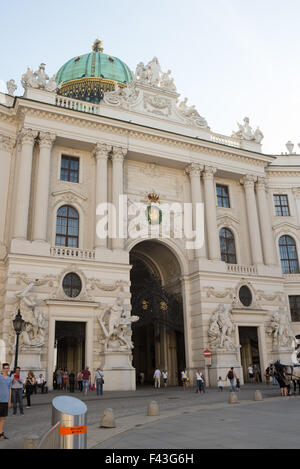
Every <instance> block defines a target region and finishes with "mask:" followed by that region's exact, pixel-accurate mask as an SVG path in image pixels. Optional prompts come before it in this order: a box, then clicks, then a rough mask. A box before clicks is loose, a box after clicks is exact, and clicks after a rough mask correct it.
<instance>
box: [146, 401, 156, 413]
mask: <svg viewBox="0 0 300 469" xmlns="http://www.w3.org/2000/svg"><path fill="white" fill-rule="evenodd" d="M158 415H159V408H158V404H157V402H156V401H151V402H149V404H148V408H147V416H148V417H157V416H158Z"/></svg>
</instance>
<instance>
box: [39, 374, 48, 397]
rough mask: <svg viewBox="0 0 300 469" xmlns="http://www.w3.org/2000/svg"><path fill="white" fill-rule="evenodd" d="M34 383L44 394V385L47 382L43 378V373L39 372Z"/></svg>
mask: <svg viewBox="0 0 300 469" xmlns="http://www.w3.org/2000/svg"><path fill="white" fill-rule="evenodd" d="M36 384H37V387H38V388H41V392H42V394H44V387H45V386H46V384H47V381H46V380H45V378H44V376H43V374H42V373H41V374H40V376H39V377H38V378H37V380H36Z"/></svg>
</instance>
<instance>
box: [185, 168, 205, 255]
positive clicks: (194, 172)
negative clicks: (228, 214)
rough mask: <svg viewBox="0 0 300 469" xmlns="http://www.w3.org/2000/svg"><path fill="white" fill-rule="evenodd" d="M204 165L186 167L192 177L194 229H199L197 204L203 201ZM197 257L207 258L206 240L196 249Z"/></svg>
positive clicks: (187, 172)
mask: <svg viewBox="0 0 300 469" xmlns="http://www.w3.org/2000/svg"><path fill="white" fill-rule="evenodd" d="M203 168H204V166H203V165H200V164H196V163H192V164H190V165H189V166H187V167H186V168H185V172H186V174H188V175H189V177H190V182H191V196H192V204H193V221H192V225H193V230H194V231H195V230H196V229H197V226H196V221H197V220H196V204H199V203H202V202H203V200H202V195H201V179H200V178H201V172H202V171H203ZM195 257H196V258H206V249H205V241H204V245H203V247H202V248H201V249H196V250H195Z"/></svg>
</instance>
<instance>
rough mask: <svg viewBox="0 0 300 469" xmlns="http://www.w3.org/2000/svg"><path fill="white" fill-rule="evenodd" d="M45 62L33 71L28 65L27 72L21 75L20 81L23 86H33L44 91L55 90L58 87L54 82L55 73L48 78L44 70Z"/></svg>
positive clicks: (25, 87)
mask: <svg viewBox="0 0 300 469" xmlns="http://www.w3.org/2000/svg"><path fill="white" fill-rule="evenodd" d="M45 67H46V65H45V64H43V63H42V64H41V65H40V66H39V69H38V70H37V71H35V72H33V71H32V70H31V69H30V68H29V67H28V68H27V72H26V73H24V74H23V75H22V79H21V83H22V86H23V88H24V89H25V90H26V89H27V88H35V89H41V90H45V91H50V92H55V91H56V90H57V89H58V85H57V83H56V79H55V75H54V76H53V77H52V78H49V76H48V75H47V73H46V71H45Z"/></svg>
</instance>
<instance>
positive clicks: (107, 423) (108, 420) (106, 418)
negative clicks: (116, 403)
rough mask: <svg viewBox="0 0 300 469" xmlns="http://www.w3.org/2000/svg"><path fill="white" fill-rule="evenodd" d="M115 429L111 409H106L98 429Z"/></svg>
mask: <svg viewBox="0 0 300 469" xmlns="http://www.w3.org/2000/svg"><path fill="white" fill-rule="evenodd" d="M115 427H116V423H115V418H114V412H113V410H112V409H106V410H105V411H104V415H103V417H102V420H101V423H100V428H115Z"/></svg>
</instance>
